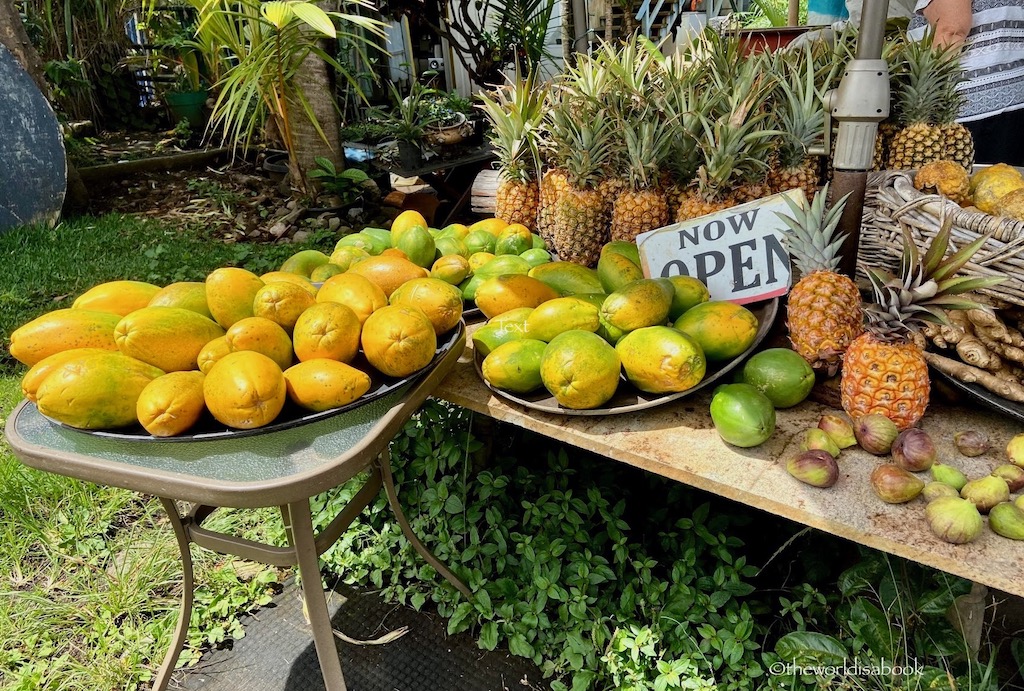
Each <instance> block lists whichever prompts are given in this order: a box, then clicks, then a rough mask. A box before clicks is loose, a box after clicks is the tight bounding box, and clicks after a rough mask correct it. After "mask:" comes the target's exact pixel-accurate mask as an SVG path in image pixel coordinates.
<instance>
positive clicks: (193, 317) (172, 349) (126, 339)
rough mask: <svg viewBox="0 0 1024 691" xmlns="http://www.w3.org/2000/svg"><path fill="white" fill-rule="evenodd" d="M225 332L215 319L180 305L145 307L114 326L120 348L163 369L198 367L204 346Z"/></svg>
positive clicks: (190, 368)
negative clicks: (200, 353)
mask: <svg viewBox="0 0 1024 691" xmlns="http://www.w3.org/2000/svg"><path fill="white" fill-rule="evenodd" d="M223 335H224V329H222V328H221V327H220V325H218V324H217V323H216V322H214V321H212V320H210V319H207V318H206V317H204V316H203V315H201V314H198V313H197V312H193V311H192V310H187V309H183V308H181V307H145V308H143V309H140V310H136V311H134V312H132V313H131V314H129V315H128V316H127V317H124V318H123V319H122V320H121V321H119V322H118V323H117V326H116V327H114V341H115V342H116V343H117V347H118V350H120V351H121V352H122V353H124V354H125V355H128V356H130V357H133V358H135V359H137V360H141V361H143V362H146V363H149V364H150V365H153V366H154V367H159V368H160V369H162V370H163V371H164V372H177V371H180V370H194V369H198V367H199V362H198V358H199V352H200V351H201V350H202V349H203V346H205V345H206V344H207V343H209V342H210V341H212V340H213V339H215V338H218V337H220V336H223Z"/></svg>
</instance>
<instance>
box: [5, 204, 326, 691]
mask: <svg viewBox="0 0 1024 691" xmlns="http://www.w3.org/2000/svg"><path fill="white" fill-rule="evenodd" d="M332 246H333V242H332V241H330V240H329V239H327V238H325V237H323V236H315V235H314V236H312V237H311V238H310V240H309V241H308V242H306V243H304V244H302V245H289V244H281V245H240V244H224V243H221V242H215V241H211V240H209V239H206V238H204V236H203V234H202V232H199V231H197V232H196V233H191V234H190V233H181V232H178V231H175V230H170V229H167V228H165V227H163V226H161V225H160V224H159V223H156V222H149V221H140V220H137V219H135V218H132V217H123V216H105V217H102V218H92V217H83V218H79V219H76V220H73V221H70V222H65V223H61V224H60V225H58V226H57V227H56V228H54V229H44V228H21V229H15V230H12V231H9V232H6V233H3V234H0V264H2V265H3V267H4V271H3V272H0V342H2V344H3V347H2V355H0V427H2V424H3V421H4V420H5V419H6V416H7V415H8V414H9V413H10V411H11V410H12V409H13V407H14V406H15V405H16V404H17V402H18V401H19V400H20V399H21V390H20V386H19V382H20V379H21V375H22V374H23V373H24V371H25V368H24V367H23V366H21V365H20V364H19V363H17V362H16V361H14V360H13V359H12V358H10V357H9V356H8V355H7V346H8V345H9V336H10V333H11V332H12V331H13V330H14V329H15V328H17V327H18V326H20V325H21V324H23V323H25V322H27V321H28V320H30V319H32V318H34V317H36V316H38V315H39V314H41V313H43V312H46V311H49V310H52V309H58V308H61V307H68V306H70V304H71V302H72V301H73V300H74V298H75V296H77V295H78V294H80V293H82V292H83V291H85V290H86V289H88V288H90V287H92V286H93V285H95V284H97V283H101V282H103V281H108V280H115V279H134V280H143V281H151V282H154V283H158V284H161V285H163V284H166V283H170V282H173V281H184V280H203V278H204V277H205V275H206V274H207V273H208V272H209V271H210V270H212V269H214V268H216V267H218V266H226V265H231V266H245V267H246V268H250V269H251V270H254V271H257V272H263V271H267V270H270V269H273V268H277V267H278V266H279V265H280V263H281V262H282V261H283V260H284V258H285V257H287V256H288V255H290V254H291V253H292V252H295V251H297V250H298V249H303V248H306V247H320V248H323V249H330V248H331V247H332ZM0 516H3V520H0V544H2V545H3V549H2V550H0V687H2V688H4V689H44V688H47V689H49V688H61V689H68V690H72V689H76V690H77V689H81V690H82V691H97V690H98V689H133V688H137V687H138V685H139V684H140V683H142V682H144V681H145V680H146V679H147V678H148V676H149V674H150V671H149V670H151V669H155V668H156V667H157V666H158V665H159V663H160V661H161V657H162V655H163V652H164V651H165V650H166V648H167V645H168V642H169V640H170V639H169V636H170V633H171V630H172V628H173V626H174V622H175V620H176V616H177V603H178V597H179V593H180V579H181V568H180V563H179V561H178V558H177V547H176V545H175V543H174V540H173V535H172V533H171V532H170V530H169V529H168V526H166V525H162V524H163V523H165V522H166V519H165V518H164V517H163V514H162V509H161V508H160V504H159V502H158V501H157V500H156V499H153V498H151V497H143V496H140V495H138V494H136V493H134V492H129V491H127V490H121V489H116V488H109V487H99V486H96V485H92V484H89V483H83V482H78V481H75V480H71V479H67V478H63V477H60V476H57V475H52V474H49V473H41V472H37V471H34V470H32V469H29V468H26V467H25V466H23V465H21V464H20V463H18V462H17V461H16V460H15V458H14V457H13V456H12V455H11V453H10V450H9V449H8V448H7V446H6V444H5V443H2V442H0ZM215 520H216V521H218V523H216V524H215V523H212V522H211V523H210V525H211V527H214V528H217V527H220V528H228V527H234V528H236V529H237V530H240V531H241V532H242V534H245V535H247V536H249V537H253V538H259V537H260V536H261V534H262V532H263V531H264V530H265V526H266V525H274V523H275V521H276V522H277V523H278V524H279V523H280V519H279V518H278V516H277V512H276V511H275V510H267V511H265V512H251V511H250V512H237V513H226V514H224V515H223V516H219V515H218V516H216V517H215ZM231 524H235V525H233V526H232V525H231ZM194 556H195V558H196V559H197V560H198V563H197V578H198V580H199V582H200V583H203V584H204V586H203V587H202V588H201V589H200V590H199V592H197V605H198V608H197V611H196V612H195V613H194V615H193V624H194V627H193V632H194V633H193V635H192V638H191V640H190V645H191V646H192V647H191V648H190V649H189V650H187V651H186V654H185V656H184V657H185V660H189V659H195V658H196V657H197V656H198V650H199V648H200V647H201V646H203V645H208V644H216V643H218V642H220V641H221V640H223V639H224V638H225V637H228V636H238V635H243V634H242V631H241V627H240V626H239V624H238V620H237V618H236V616H237V615H238V614H239V613H241V612H244V611H246V610H249V609H252V608H254V607H256V606H258V605H259V604H262V603H264V602H265V601H266V600H267V599H269V597H270V595H272V594H273V592H274V588H275V586H276V585H277V584H278V583H279V581H280V580H281V578H282V577H283V574H280V573H279V572H278V571H277V570H276V569H273V568H270V567H256V568H254V567H253V566H252V565H251V564H248V563H246V564H244V565H242V564H241V563H239V564H234V563H232V561H230V560H228V559H226V558H223V557H218V556H215V555H212V554H210V553H209V552H206V551H204V550H197V551H196V553H195V555H194ZM236 567H237V568H236ZM154 656H156V658H155V659H154Z"/></svg>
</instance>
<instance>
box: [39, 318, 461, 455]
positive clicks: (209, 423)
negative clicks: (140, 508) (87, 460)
mask: <svg viewBox="0 0 1024 691" xmlns="http://www.w3.org/2000/svg"><path fill="white" fill-rule="evenodd" d="M465 330H466V325H465V322H461V321H460V322H459V323H458V325H457V326H456V327H455V328H453V329H451V330H450V331H448V332H447V333H444V334H441V336H440V337H439V338H438V343H437V350H436V351H435V352H434V358H433V359H432V360H431V361H430V364H429V365H427V366H426V367H424V368H423V369H421V370H420V371H418V372H414V373H413V374H410V375H409V376H408V377H402V378H399V379H396V378H394V377H386V376H384V375H383V374H381V373H380V372H378V371H377V370H375V369H374V368H373V367H371V366H370V364H369V363H368V362H367V361H366V359H365V358H364V357H363V354H362V351H360V353H359V355H358V356H357V357H356V359H355V360H354V361H353V362H352V363H350V364H351V365H352V366H353V367H356V368H357V369H361V370H363V371H364V372H368V373H369V374H370V389H369V391H367V392H366V393H365V394H363V395H362V396H360V397H359V398H358V399H356V400H355V401H352V402H351V403H349V404H348V405H344V406H341V407H338V408H331V409H330V410H323V411H320V412H318V413H311V412H309V411H308V410H305V409H303V408H300V407H299V406H297V405H295V404H294V403H292V402H291V401H288V402H286V403H285V406H284V408H283V409H282V410H281V413H280V414H279V415H278V416H277V418H276V419H275V420H274V421H273V422H272V423H270V424H269V425H264V426H263V427H257V428H255V429H232V428H230V427H227V426H225V425H223V424H221V423H220V422H217V420H215V419H214V418H213V416H212V415H210V413H209V411H207V412H205V413H204V414H203V417H202V419H201V420H200V421H199V422H198V423H196V425H195V427H193V431H192V432H190V433H188V434H179V435H176V436H173V437H154V436H153V435H151V434H150V433H149V432H147V431H146V430H145V429H144V428H143V427H142V425H135V426H133V427H125V428H122V429H115V430H110V429H106V430H90V429H79V428H77V427H71V426H70V425H65V424H64V423H62V422H58V421H56V420H54V419H52V418H46V419H47V420H49V421H50V423H52V424H54V425H57V426H58V427H62V428H64V429H68V430H73V431H75V432H79V433H81V434H90V435H93V436H96V437H104V438H106V439H121V440H124V441H147V442H168V443H170V442H192V441H210V440H216V439H236V438H238V437H249V436H257V435H260V434H269V433H271V432H279V431H281V430H286V429H291V428H293V427H298V426H300V425H307V424H309V423H311V422H317V421H318V420H323V419H325V418H329V417H334V416H335V415H340V414H342V413H347V412H349V411H352V410H355V409H356V408H358V407H360V406H363V405H366V404H367V403H370V402H371V401H375V400H377V399H378V398H381V397H383V396H386V395H388V394H389V393H391V392H392V391H395V390H396V389H400V388H402V387H403V386H405V385H407V384H411V383H413V382H415V381H417V380H419V379H420V378H421V377H422V376H424V375H425V374H426V373H427V372H429V371H430V370H431V369H433V367H434V366H435V365H437V363H438V362H440V361H441V359H442V358H443V357H444V356H445V355H446V354H447V353H448V351H450V350H451V349H452V348H454V347H455V344H456V343H458V342H459V339H460V337H461V336H462V334H463V332H464V331H465ZM40 414H41V413H40ZM44 417H45V416H44Z"/></svg>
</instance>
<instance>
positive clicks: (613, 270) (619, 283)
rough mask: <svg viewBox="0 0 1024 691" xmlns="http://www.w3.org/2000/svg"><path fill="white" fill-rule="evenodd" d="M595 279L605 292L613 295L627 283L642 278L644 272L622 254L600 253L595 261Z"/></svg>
mask: <svg viewBox="0 0 1024 691" xmlns="http://www.w3.org/2000/svg"><path fill="white" fill-rule="evenodd" d="M597 277H598V279H599V280H600V281H601V287H602V288H604V290H605V292H607V293H613V292H615V291H616V290H618V289H619V288H622V287H623V286H625V285H626V284H627V283H632V282H633V281H638V280H640V279H641V278H643V277H644V272H643V271H642V270H641V269H640V266H639V265H637V264H634V263H633V261H632V260H631V259H629V258H628V257H626V256H625V255H623V254H619V253H617V252H602V253H601V258H600V259H598V260H597Z"/></svg>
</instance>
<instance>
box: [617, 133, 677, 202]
mask: <svg viewBox="0 0 1024 691" xmlns="http://www.w3.org/2000/svg"><path fill="white" fill-rule="evenodd" d="M673 124H674V118H672V119H669V120H666V121H664V122H662V121H659V120H657V119H656V118H655V117H639V118H636V119H634V120H623V121H620V122H619V126H620V133H621V136H622V151H621V154H622V155H621V159H622V160H621V163H624V164H625V171H624V172H625V177H626V180H627V182H628V183H629V186H630V188H631V189H633V190H634V191H636V190H639V189H645V188H649V187H653V186H654V185H656V184H657V183H658V181H659V180H658V178H659V173H660V170H661V167H662V165H663V164H664V162H665V160H666V159H667V157H668V156H669V155H670V153H671V152H672V147H673V144H674V142H675V139H676V134H675V131H674V129H673Z"/></svg>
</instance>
